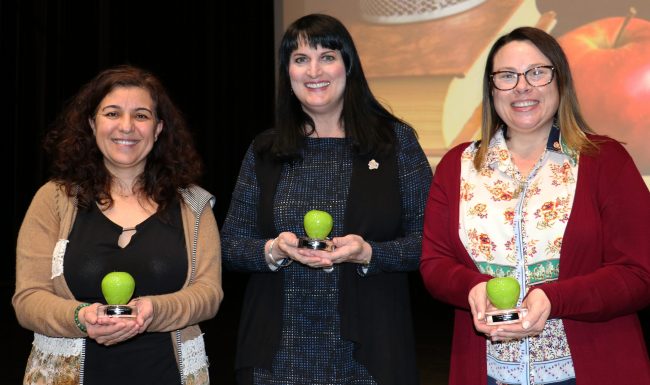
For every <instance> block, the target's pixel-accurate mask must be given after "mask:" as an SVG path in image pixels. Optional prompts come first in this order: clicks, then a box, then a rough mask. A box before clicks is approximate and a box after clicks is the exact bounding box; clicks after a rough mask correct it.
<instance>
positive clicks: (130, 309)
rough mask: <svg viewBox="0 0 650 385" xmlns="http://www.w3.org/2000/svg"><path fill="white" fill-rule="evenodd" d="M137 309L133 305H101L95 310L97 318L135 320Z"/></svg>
mask: <svg viewBox="0 0 650 385" xmlns="http://www.w3.org/2000/svg"><path fill="white" fill-rule="evenodd" d="M137 315H138V308H137V307H135V306H133V305H102V306H99V307H98V308H97V317H113V318H135V317H136V316H137Z"/></svg>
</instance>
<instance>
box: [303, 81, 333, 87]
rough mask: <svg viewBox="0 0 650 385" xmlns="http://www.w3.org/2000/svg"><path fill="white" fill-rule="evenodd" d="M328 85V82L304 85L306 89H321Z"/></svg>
mask: <svg viewBox="0 0 650 385" xmlns="http://www.w3.org/2000/svg"><path fill="white" fill-rule="evenodd" d="M329 84H330V82H320V83H307V84H305V86H307V88H321V87H325V86H328V85H329Z"/></svg>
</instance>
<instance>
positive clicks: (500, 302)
mask: <svg viewBox="0 0 650 385" xmlns="http://www.w3.org/2000/svg"><path fill="white" fill-rule="evenodd" d="M486 289H487V296H488V298H489V299H490V302H492V305H494V307H496V308H497V309H512V308H514V307H515V305H517V300H518V299H519V289H520V287H519V282H517V280H516V279H514V278H512V277H498V278H492V279H491V280H489V281H488V282H487V286H486Z"/></svg>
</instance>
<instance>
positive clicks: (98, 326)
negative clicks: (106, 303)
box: [79, 303, 139, 346]
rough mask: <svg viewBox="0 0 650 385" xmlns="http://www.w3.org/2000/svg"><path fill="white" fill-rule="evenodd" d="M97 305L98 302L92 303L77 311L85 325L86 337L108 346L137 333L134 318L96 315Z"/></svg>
mask: <svg viewBox="0 0 650 385" xmlns="http://www.w3.org/2000/svg"><path fill="white" fill-rule="evenodd" d="M99 306H101V304H100V303H94V304H92V305H90V306H86V307H84V308H83V309H81V310H80V311H79V319H80V321H81V322H83V323H84V324H85V325H86V330H87V331H88V337H90V338H92V339H94V340H95V341H97V343H98V344H102V345H106V346H110V345H115V344H117V343H120V342H122V341H126V340H128V339H129V338H132V337H134V336H135V335H136V334H138V332H139V330H138V324H137V323H136V321H135V319H134V318H118V317H97V308H98V307H99Z"/></svg>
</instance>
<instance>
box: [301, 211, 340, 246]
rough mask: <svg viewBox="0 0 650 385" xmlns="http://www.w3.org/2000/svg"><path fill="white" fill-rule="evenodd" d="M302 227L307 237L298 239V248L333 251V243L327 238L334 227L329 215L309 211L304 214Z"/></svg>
mask: <svg viewBox="0 0 650 385" xmlns="http://www.w3.org/2000/svg"><path fill="white" fill-rule="evenodd" d="M303 225H304V226H305V233H307V237H300V238H299V239H298V247H301V248H306V249H312V250H325V251H332V250H334V243H332V240H331V239H329V238H327V236H328V235H329V233H330V231H332V227H333V226H334V221H333V219H332V216H331V215H330V214H329V213H327V212H325V211H320V210H310V211H308V212H307V214H305V218H304V220H303Z"/></svg>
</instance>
